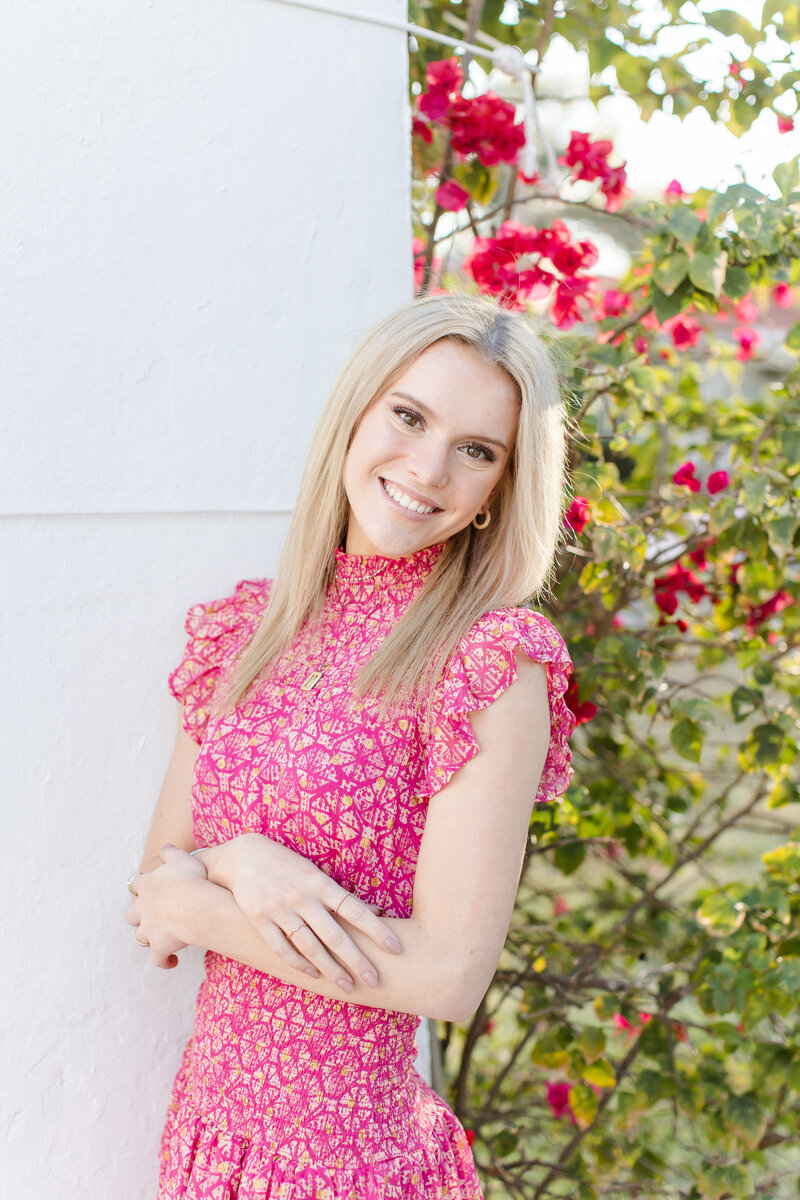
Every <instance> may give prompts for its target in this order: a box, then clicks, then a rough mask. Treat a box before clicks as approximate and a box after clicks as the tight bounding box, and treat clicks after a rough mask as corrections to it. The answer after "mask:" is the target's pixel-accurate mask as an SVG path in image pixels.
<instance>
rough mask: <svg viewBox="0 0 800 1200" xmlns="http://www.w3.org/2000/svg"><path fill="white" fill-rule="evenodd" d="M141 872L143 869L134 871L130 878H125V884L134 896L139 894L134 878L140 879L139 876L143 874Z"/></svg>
mask: <svg viewBox="0 0 800 1200" xmlns="http://www.w3.org/2000/svg"><path fill="white" fill-rule="evenodd" d="M141 873H142V872H141V871H134V872H133V874H132V875H129V876H128V878H127V879H126V880H125V886H126V888H127V889H128V891H129V892H130V894H131V895H132V896H138V895H139V893H138V892H137V891H136V888H135V887H134V886H133V881H134V879H138V878H139V876H140V875H141Z"/></svg>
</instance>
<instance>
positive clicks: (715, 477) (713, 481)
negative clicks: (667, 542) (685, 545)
mask: <svg viewBox="0 0 800 1200" xmlns="http://www.w3.org/2000/svg"><path fill="white" fill-rule="evenodd" d="M729 483H730V477H729V475H728V472H727V471H712V472H711V474H710V475H709V477H708V479H707V480H706V487H707V488H708V490H709V492H711V495H712V496H713V495H714V493H715V492H721V491H722V490H723V489H724V488H726V487H727V486H728V484H729ZM690 557H691V556H690Z"/></svg>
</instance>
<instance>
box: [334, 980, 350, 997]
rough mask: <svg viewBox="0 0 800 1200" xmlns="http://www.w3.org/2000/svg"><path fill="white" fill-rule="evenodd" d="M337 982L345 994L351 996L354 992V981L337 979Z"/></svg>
mask: <svg viewBox="0 0 800 1200" xmlns="http://www.w3.org/2000/svg"><path fill="white" fill-rule="evenodd" d="M336 982H337V983H338V984H339V987H340V988H341V989H342V991H343V992H347V993H348V995H349V994H350V992H352V990H353V981H352V980H351V979H337V981H336Z"/></svg>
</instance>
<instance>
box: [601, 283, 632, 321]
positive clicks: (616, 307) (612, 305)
mask: <svg viewBox="0 0 800 1200" xmlns="http://www.w3.org/2000/svg"><path fill="white" fill-rule="evenodd" d="M632 308H633V297H632V296H631V295H630V293H629V292H618V291H617V290H616V288H608V290H607V291H605V292H603V298H602V300H601V301H600V303H599V304H598V305H597V307H596V308H595V310H594V318H595V320H596V321H605V320H606V318H607V317H623V316H624V315H625V313H628V312H630V311H631V309H632Z"/></svg>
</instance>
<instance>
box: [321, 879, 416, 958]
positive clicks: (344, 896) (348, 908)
mask: <svg viewBox="0 0 800 1200" xmlns="http://www.w3.org/2000/svg"><path fill="white" fill-rule="evenodd" d="M328 907H331V906H330V905H329V906H328ZM333 908H334V911H335V913H336V916H337V917H341V918H342V920H343V921H347V923H348V925H353V926H354V927H355V928H356V929H360V930H361V932H362V933H363V934H364V935H365V936H366V937H368V938H369V939H370V941H372V942H374V943H375V945H376V946H380V948H381V949H382V950H388V951H389V952H390V953H391V954H400V952H401V951H402V949H403V947H402V945H401V944H400V941H399V939H398V938H397V937H396V936H395V935H394V933H392V931H391V930H390V929H387V927H386V926H385V925H384V923H383V921H382V920H381V918H380V917H379V916H377V914H376V913H374V912H373V911H372V909H371V908H370V907H369V905H367V904H365V903H364V901H363V900H359V898H358V896H354V895H353V893H352V892H345V891H342V893H341V895H340V897H339V900H338V903H337V904H336V905H334V906H333Z"/></svg>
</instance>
